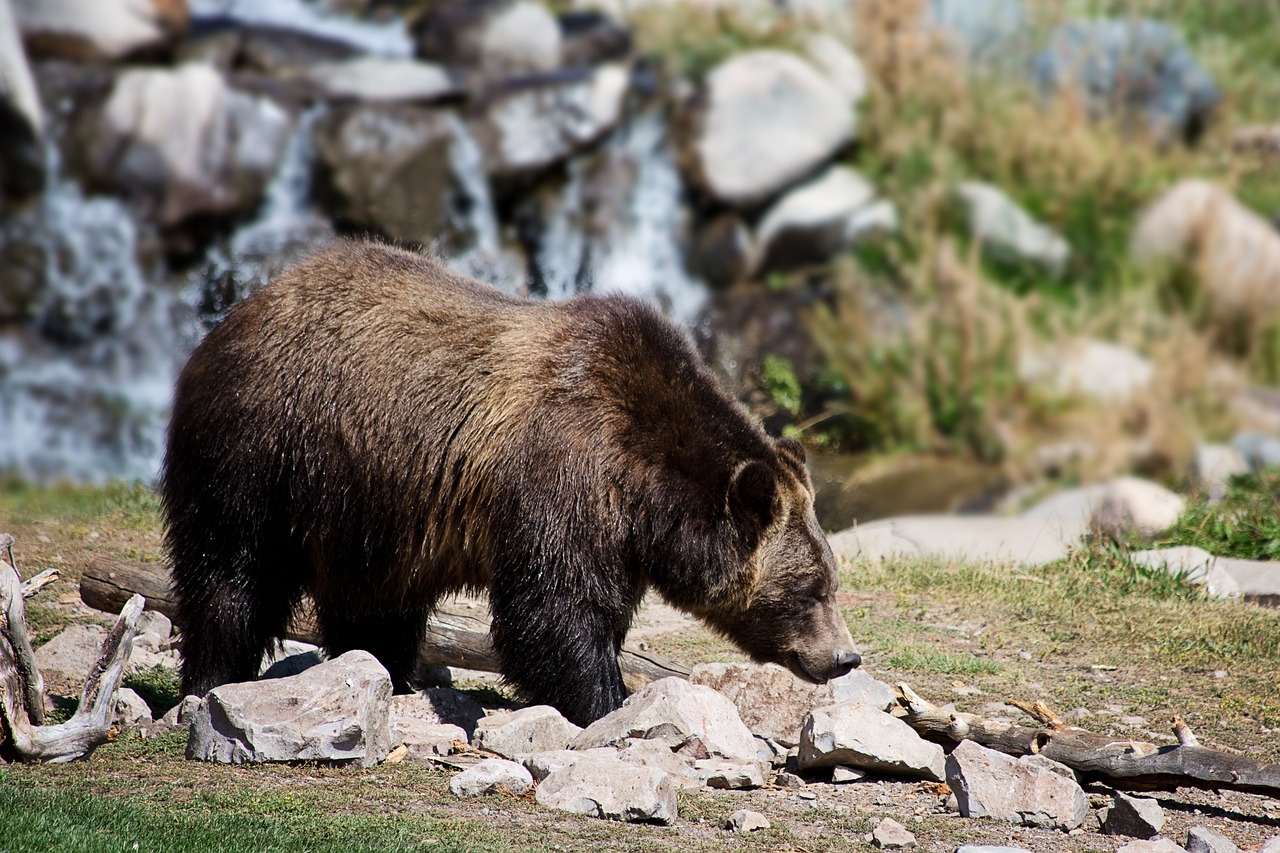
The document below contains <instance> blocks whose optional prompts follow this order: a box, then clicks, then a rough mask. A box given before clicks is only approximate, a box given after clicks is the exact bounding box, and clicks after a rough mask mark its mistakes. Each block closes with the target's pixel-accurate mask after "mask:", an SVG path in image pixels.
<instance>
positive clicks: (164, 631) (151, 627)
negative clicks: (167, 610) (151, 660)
mask: <svg viewBox="0 0 1280 853" xmlns="http://www.w3.org/2000/svg"><path fill="white" fill-rule="evenodd" d="M172 636H173V622H172V621H171V620H170V619H169V617H168V616H165V615H164V614H163V613H161V612H160V611H159V610H144V611H142V615H141V616H139V617H138V636H136V637H134V639H133V642H134V644H135V645H137V644H139V643H145V644H146V645H147V647H148V648H150V649H151V651H153V652H161V651H167V650H168V649H169V638H170V637H172Z"/></svg>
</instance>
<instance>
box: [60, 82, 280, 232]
mask: <svg viewBox="0 0 1280 853" xmlns="http://www.w3.org/2000/svg"><path fill="white" fill-rule="evenodd" d="M80 121H81V125H80V126H79V128H78V131H77V133H78V138H79V139H80V140H82V144H81V146H80V156H81V168H82V169H83V170H84V171H85V172H86V177H87V178H88V180H89V182H90V184H91V185H92V186H94V187H95V188H99V189H103V190H106V191H108V192H112V193H117V194H120V195H123V196H125V197H127V198H129V199H131V200H132V201H133V202H134V203H135V204H136V205H137V206H139V207H140V208H141V209H142V211H143V212H144V214H146V215H147V216H148V217H149V218H151V219H153V220H154V221H156V222H157V223H159V225H160V226H161V227H162V228H165V229H175V228H178V227H179V226H181V225H183V224H184V223H186V222H188V221H189V220H192V219H194V218H197V217H198V218H217V217H224V218H226V217H234V216H237V215H244V214H247V213H249V212H251V211H252V210H254V208H256V207H257V205H258V203H259V202H260V201H261V200H262V197H263V189H264V187H265V186H266V184H267V181H268V179H269V178H270V177H271V176H272V175H273V174H274V173H275V170H276V167H277V166H278V164H279V162H280V155H281V151H282V150H283V147H284V142H285V139H286V138H287V137H288V135H289V133H290V131H291V129H292V125H293V122H292V119H291V118H290V116H289V115H288V113H286V112H285V111H284V110H283V109H282V108H281V107H279V106H278V105H277V104H275V103H274V102H273V101H271V100H269V99H267V98H265V97H259V96H256V95H250V94H247V93H245V92H241V91H238V90H236V89H233V88H232V87H231V86H229V85H228V84H227V82H226V80H225V79H224V78H223V77H222V75H221V74H219V73H218V72H217V71H215V70H214V69H212V68H209V67H208V66H204V65H183V66H180V67H178V68H176V69H173V70H169V69H158V68H132V69H128V70H126V71H124V72H122V73H121V74H120V75H119V77H117V78H116V81H115V85H114V86H113V88H112V89H111V93H110V95H109V96H108V97H107V100H106V102H105V103H104V104H103V105H102V107H101V109H100V110H91V111H88V112H87V113H86V115H85V116H82V117H81V120H80ZM185 248H189V247H185Z"/></svg>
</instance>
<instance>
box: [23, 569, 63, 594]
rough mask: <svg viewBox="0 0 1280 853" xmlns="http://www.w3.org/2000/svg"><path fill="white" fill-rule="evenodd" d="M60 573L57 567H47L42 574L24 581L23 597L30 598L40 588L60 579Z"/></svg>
mask: <svg viewBox="0 0 1280 853" xmlns="http://www.w3.org/2000/svg"><path fill="white" fill-rule="evenodd" d="M59 576H60V573H59V572H58V570H57V569H45V570H44V571H43V572H41V573H40V574H38V575H36V576H35V577H33V578H31V579H30V580H27V581H23V582H22V597H23V598H30V597H31V596H33V595H35V594H36V593H37V592H39V591H40V590H42V589H44V588H45V587H46V586H48V585H49V584H51V583H53V582H54V581H56V580H57V579H58V577H59Z"/></svg>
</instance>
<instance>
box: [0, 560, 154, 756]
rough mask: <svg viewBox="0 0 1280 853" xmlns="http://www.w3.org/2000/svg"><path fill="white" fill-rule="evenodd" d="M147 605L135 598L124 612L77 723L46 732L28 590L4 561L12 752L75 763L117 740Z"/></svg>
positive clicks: (0, 706)
mask: <svg viewBox="0 0 1280 853" xmlns="http://www.w3.org/2000/svg"><path fill="white" fill-rule="evenodd" d="M145 603H146V602H145V600H144V599H143V597H142V596H140V595H135V596H133V597H132V598H130V599H129V601H128V602H127V603H126V604H125V606H124V608H123V610H121V612H120V618H119V619H117V620H116V624H115V625H114V626H113V627H112V629H111V630H110V631H109V632H108V633H107V636H106V638H105V639H104V640H103V641H102V651H101V653H100V654H99V656H98V660H97V662H95V663H94V665H93V666H92V667H91V668H90V670H89V673H88V676H87V677H86V678H85V683H84V691H83V692H82V693H81V695H80V704H79V705H78V706H77V708H76V712H75V714H74V715H73V716H72V717H71V719H70V720H68V721H67V722H65V723H60V724H58V725H54V726H46V725H44V719H45V717H44V682H43V679H42V678H41V677H40V671H39V669H38V668H37V667H36V665H35V655H34V653H33V652H32V651H31V642H30V640H29V639H28V637H27V627H26V614H25V612H24V608H23V584H22V581H21V580H20V579H19V578H18V573H17V571H16V570H15V569H14V568H13V567H12V566H11V565H9V564H8V563H7V562H4V561H3V560H0V730H2V731H3V734H4V735H5V736H6V737H7V739H8V742H6V743H5V744H4V748H5V750H6V751H8V752H11V753H13V754H14V755H15V756H16V757H17V758H19V759H21V760H23V761H47V762H62V761H73V760H75V759H78V758H85V757H88V755H89V754H90V753H92V752H93V750H95V749H96V748H98V747H99V746H100V745H102V744H104V743H106V742H107V741H108V740H109V739H110V738H111V736H112V733H113V729H112V726H111V721H112V717H113V716H114V712H115V697H116V689H117V688H118V687H119V686H120V679H121V677H122V676H123V675H124V668H125V665H126V664H127V663H128V660H129V651H130V649H131V647H132V645H133V638H134V637H135V636H136V635H137V633H138V617H140V616H141V615H142V609H143V607H144V606H145Z"/></svg>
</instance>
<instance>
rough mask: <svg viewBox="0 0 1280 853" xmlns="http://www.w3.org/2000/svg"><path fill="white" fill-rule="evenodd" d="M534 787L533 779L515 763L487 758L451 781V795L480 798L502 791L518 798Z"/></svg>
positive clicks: (503, 759)
mask: <svg viewBox="0 0 1280 853" xmlns="http://www.w3.org/2000/svg"><path fill="white" fill-rule="evenodd" d="M532 787H533V777H532V776H530V775H529V771H528V770H525V769H524V768H523V767H521V766H520V765H519V764H517V763H516V762H514V761H508V760H506V759H505V758H486V759H485V760H484V761H481V762H480V763H479V764H475V765H473V766H471V767H468V768H467V769H466V770H463V771H462V772H461V773H459V774H458V775H456V776H454V777H453V778H452V779H450V780H449V793H451V794H453V795H454V796H455V797H461V798H466V797H479V796H483V795H484V794H494V793H497V792H499V791H502V790H506V791H510V792H511V793H512V794H514V795H516V796H517V797H518V796H520V795H521V794H524V793H527V792H528V791H529V789H530V788H532Z"/></svg>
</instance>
